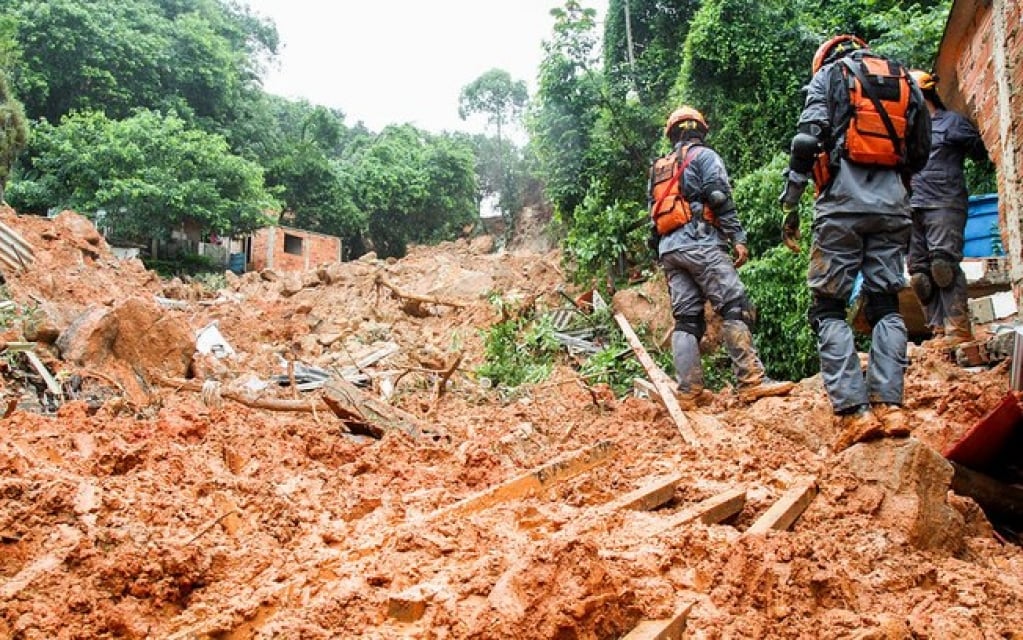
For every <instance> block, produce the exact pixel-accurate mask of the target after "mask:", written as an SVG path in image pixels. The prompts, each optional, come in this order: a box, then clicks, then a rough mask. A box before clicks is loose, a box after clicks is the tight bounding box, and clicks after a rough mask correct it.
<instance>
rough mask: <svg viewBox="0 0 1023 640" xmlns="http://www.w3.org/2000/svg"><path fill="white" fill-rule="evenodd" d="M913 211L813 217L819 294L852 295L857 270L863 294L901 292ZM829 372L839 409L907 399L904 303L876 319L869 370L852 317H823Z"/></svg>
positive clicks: (821, 339) (813, 277)
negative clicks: (849, 319) (906, 214)
mask: <svg viewBox="0 0 1023 640" xmlns="http://www.w3.org/2000/svg"><path fill="white" fill-rule="evenodd" d="M911 225H912V223H911V221H910V219H909V218H908V217H903V216H887V215H871V214H829V215H828V216H825V217H818V218H817V219H815V220H814V223H813V247H812V249H811V254H810V268H809V272H808V274H807V282H808V284H809V286H810V290H811V292H813V295H814V297H815V298H824V299H828V298H830V299H833V300H840V301H842V303H843V304H844V302H845V301H847V300H849V296H850V295H851V293H852V289H853V284H854V283H855V280H856V275H857V273H860V274H862V276H863V285H862V289H861V295H863V296H867V297H866V298H865V300H867V301H868V304H869V299H870V298H869V296H870V295H871V294H875V293H880V294H891V295H896V296H897V295H898V292H899V291H900V290H901V289H902V288H903V287H904V286H905V278H904V276H903V261H904V260H905V252H906V247H907V245H908V243H909V235H910V227H911ZM816 324H817V343H818V350H819V352H820V362H821V377H822V378H823V381H824V387H825V389H826V390H827V392H828V398H829V399H830V400H831V406H832V408H833V409H834V411H835V412H836V413H838V412H841V411H844V410H848V409H852V408H854V407H857V406H859V405H864V404H868V403H873V402H883V403H888V404H902V395H903V374H904V373H905V370H906V366H907V365H908V360H907V358H906V325H905V323H904V322H903V320H902V315H901V314H900V313H899V312H898V311H894V312H891V313H888V314H886V315H885V316H884V317H882V318H879V319H876V322H875V323H874V326H873V330H872V333H871V343H870V355H869V359H868V362H867V371H866V375H864V373H863V371H862V370H861V368H860V361H859V357H858V356H857V354H856V345H855V342H854V337H853V331H852V327H850V326H849V324H848V323H847V322H846V321H845V319H844V318H842V319H839V318H835V317H830V316H825V317H823V318H820V319H818V320H817V323H816Z"/></svg>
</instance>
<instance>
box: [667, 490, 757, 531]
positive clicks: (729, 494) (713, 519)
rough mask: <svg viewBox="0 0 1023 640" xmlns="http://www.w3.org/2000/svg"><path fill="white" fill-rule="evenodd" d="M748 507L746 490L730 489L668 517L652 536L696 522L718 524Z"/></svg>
mask: <svg viewBox="0 0 1023 640" xmlns="http://www.w3.org/2000/svg"><path fill="white" fill-rule="evenodd" d="M745 505H746V490H745V489H742V488H740V489H729V490H728V491H725V492H724V493H719V494H718V495H716V496H713V497H711V498H707V499H706V500H704V501H702V502H698V503H696V504H694V505H693V506H691V507H689V508H688V509H685V510H683V511H680V512H679V513H676V514H675V515H673V516H670V517H668V518H667V519H666V520H665V521H664V522H663V523H662V524H661V526H659V527H656V528H655V529H653V530H652V531H650V535H654V534H658V533H661V532H663V531H667V530H669V529H674V528H675V527H681V526H683V525H687V524H690V523H693V522H696V521H700V522H702V523H703V524H717V523H719V522H722V521H724V520H727V519H728V518H730V517H732V516H734V515H735V514H737V513H739V512H740V511H742V508H743V507H744V506H745Z"/></svg>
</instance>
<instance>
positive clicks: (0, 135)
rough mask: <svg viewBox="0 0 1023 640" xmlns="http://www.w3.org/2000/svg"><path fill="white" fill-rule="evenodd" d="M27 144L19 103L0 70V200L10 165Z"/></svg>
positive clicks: (5, 186)
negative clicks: (12, 94)
mask: <svg viewBox="0 0 1023 640" xmlns="http://www.w3.org/2000/svg"><path fill="white" fill-rule="evenodd" d="M27 144H28V125H27V124H26V123H25V111H24V109H23V108H22V106H21V103H20V102H18V101H17V100H15V99H14V97H13V96H11V94H10V91H9V90H8V89H7V76H6V75H5V74H4V73H3V72H2V71H0V202H3V201H4V198H5V195H6V192H7V180H8V178H9V177H10V175H11V167H12V166H13V165H14V161H15V160H16V159H17V157H18V154H19V153H21V151H22V149H24V148H25V145H27Z"/></svg>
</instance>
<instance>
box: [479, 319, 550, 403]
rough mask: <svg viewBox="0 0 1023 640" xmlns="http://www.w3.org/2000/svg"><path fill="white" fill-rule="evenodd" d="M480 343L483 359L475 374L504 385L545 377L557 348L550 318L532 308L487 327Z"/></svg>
mask: <svg viewBox="0 0 1023 640" xmlns="http://www.w3.org/2000/svg"><path fill="white" fill-rule="evenodd" d="M483 344H484V358H485V362H484V364H483V365H482V366H481V367H479V368H478V369H477V370H476V373H477V375H478V376H480V377H481V378H486V379H488V380H490V382H491V384H492V385H495V386H496V385H503V386H506V387H517V386H519V385H520V384H524V383H536V382H542V381H544V380H546V379H547V377H548V376H549V375H550V373H551V369H552V368H553V365H554V361H555V357H556V356H557V354H558V351H559V349H560V344H559V343H558V340H557V338H556V337H555V335H554V325H553V323H552V322H551V320H550V318H548V317H545V316H540V317H537V316H536V315H535V313H534V312H531V311H527V312H525V313H522V314H521V315H513V316H512V317H509V318H507V319H506V320H502V321H501V322H499V323H497V324H495V325H494V326H493V327H491V328H490V329H488V330H486V331H485V332H484V339H483Z"/></svg>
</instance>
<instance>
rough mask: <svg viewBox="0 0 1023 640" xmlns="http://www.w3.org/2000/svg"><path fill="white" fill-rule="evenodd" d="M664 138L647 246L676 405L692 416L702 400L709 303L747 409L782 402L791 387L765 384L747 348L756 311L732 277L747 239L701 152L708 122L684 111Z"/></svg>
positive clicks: (714, 161)
mask: <svg viewBox="0 0 1023 640" xmlns="http://www.w3.org/2000/svg"><path fill="white" fill-rule="evenodd" d="M664 134H665V136H667V137H668V139H669V141H670V142H671V145H672V153H671V154H669V155H668V156H664V157H663V158H660V159H658V160H657V161H656V162H655V163H654V166H653V167H651V171H650V185H649V188H648V196H649V204H650V211H651V218H652V222H653V224H652V241H651V246H652V247H655V248H656V252H657V255H658V258H659V260H660V263H661V266H662V267H663V268H664V272H665V276H666V278H667V282H668V292H669V294H670V296H671V310H672V315H673V316H674V318H675V330H674V332H673V333H672V341H671V342H672V354H673V357H674V364H675V372H676V378H677V380H678V391H679V400H680V403H681V404H682V406H683V408H685V409H692V408H694V407H695V406H697V405H698V404H699V403H701V402H702V401H705V400H707V399H708V397H707V396H708V395H709V392H705V391H704V380H703V368H702V366H701V364H700V338H701V337H702V336H703V334H704V331H705V330H706V322H705V319H704V303H705V301H708V300H709V301H710V304H711V307H712V308H713V309H714V311H715V312H716V313H717V314H718V315H720V316H721V318H722V320H723V326H722V333H723V338H724V342H725V347H726V349H727V351H728V355H729V357H730V358H731V363H732V372H733V373H734V374H735V378H736V380H737V393H738V395H739V398H740V399H741V400H743V401H744V402H752V401H754V400H756V399H758V398H761V397H765V396H777V395H784V394H786V393H788V392H789V391H790V390H791V389H792V387H793V386H794V385H793V383H791V382H777V381H774V380H771V379H769V378H768V377H767V376H766V375H765V372H764V365H763V364H762V363H761V361H760V358H759V356H758V355H757V351H756V348H755V347H754V345H753V337H752V335H751V333H750V327H749V325H750V324H751V323H752V321H753V316H754V310H753V307H752V305H751V304H750V301H749V299H748V298H747V297H746V289H745V288H744V287H743V285H742V282H740V281H739V275H738V272H737V271H736V268H737V267H739V266H742V264H743V263H745V262H746V260H747V258H748V256H749V253H748V250H747V248H746V232H745V231H744V230H743V228H742V224H741V223H740V222H739V216H738V214H737V212H736V209H735V204H734V203H733V202H732V188H731V184H730V182H729V179H728V173H727V172H726V170H725V165H724V162H722V160H721V157H720V156H719V155H718V154H717V152H715V151H714V150H713V149H711V148H710V147H707V146H706V145H705V144H704V138H705V136H706V135H707V122H706V121H705V120H704V118H703V115H702V114H701V113H700V112H699V111H697V110H696V109H694V108H692V107H690V106H683V107H681V108H679V109H676V110H675V111H674V112H672V114H671V115H670V116H669V117H668V121H667V123H666V125H665V127H664ZM729 247H731V249H732V250H734V252H735V260H734V262H733V260H732V257H731V256H730V255H729Z"/></svg>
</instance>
